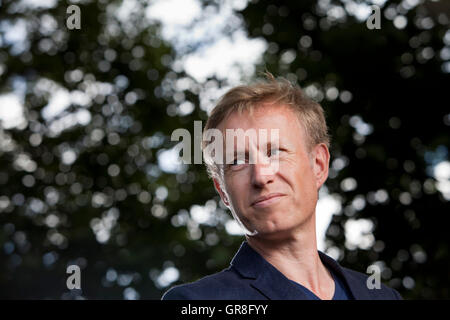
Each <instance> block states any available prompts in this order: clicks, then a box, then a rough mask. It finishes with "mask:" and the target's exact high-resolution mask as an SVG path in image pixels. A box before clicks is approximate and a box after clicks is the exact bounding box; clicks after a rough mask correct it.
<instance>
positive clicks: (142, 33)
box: [0, 0, 450, 299]
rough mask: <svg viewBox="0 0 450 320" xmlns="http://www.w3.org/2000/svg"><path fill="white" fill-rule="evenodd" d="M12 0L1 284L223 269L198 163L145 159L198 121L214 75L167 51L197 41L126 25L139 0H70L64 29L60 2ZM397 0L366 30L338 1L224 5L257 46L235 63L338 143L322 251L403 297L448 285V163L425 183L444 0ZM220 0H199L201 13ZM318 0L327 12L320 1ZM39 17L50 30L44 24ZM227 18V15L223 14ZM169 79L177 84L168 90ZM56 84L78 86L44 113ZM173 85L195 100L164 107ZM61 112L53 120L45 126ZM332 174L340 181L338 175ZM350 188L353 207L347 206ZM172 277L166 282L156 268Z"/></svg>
mask: <svg viewBox="0 0 450 320" xmlns="http://www.w3.org/2000/svg"><path fill="white" fill-rule="evenodd" d="M347 2H349V1H347ZM356 2H357V3H362V1H356ZM18 3H20V1H10V0H6V1H5V0H2V1H1V2H0V4H1V6H0V37H1V42H0V66H1V70H2V72H1V75H0V94H7V93H11V92H17V91H16V90H17V88H18V87H19V88H22V89H23V90H22V91H21V92H22V94H23V105H24V117H25V119H26V120H25V122H24V123H23V124H22V125H20V126H16V127H13V128H1V127H0V245H1V247H0V297H1V298H8V299H11V298H13V299H17V298H24V299H47V298H51V299H71V298H86V299H103V298H105V299H123V298H127V299H133V298H140V299H160V297H161V295H162V293H163V292H165V291H166V290H167V289H168V288H169V287H170V286H172V285H174V284H178V283H184V282H188V281H194V280H197V279H198V278H200V277H202V276H205V275H207V274H211V273H214V272H217V271H220V270H222V269H223V268H225V267H227V266H228V264H229V262H230V260H231V258H232V256H233V254H234V253H235V251H236V250H237V248H238V247H239V245H240V243H241V242H242V240H243V237H242V236H239V235H231V234H229V233H228V232H227V231H226V228H225V224H226V222H227V221H228V220H229V219H230V218H231V217H230V214H229V213H228V212H227V211H226V209H225V207H223V205H222V204H221V203H219V197H218V196H217V195H216V193H215V191H214V188H213V185H212V183H211V181H209V180H208V177H207V175H206V171H205V168H204V166H202V165H190V166H186V167H185V168H184V171H183V172H178V173H176V172H167V171H164V170H162V169H161V163H160V162H158V156H159V155H160V152H161V151H164V150H167V149H169V148H171V147H173V146H174V143H173V142H171V141H170V134H171V133H172V131H173V130H175V129H176V128H186V129H188V130H190V131H192V130H193V121H194V120H202V121H205V120H206V118H207V113H206V112H205V110H203V109H202V108H200V107H199V106H200V99H201V97H200V94H199V92H200V91H201V88H213V89H214V88H218V89H220V88H224V87H226V86H227V85H228V84H227V81H226V79H225V80H223V79H216V78H215V77H211V78H209V79H206V81H197V80H196V79H195V78H193V77H192V76H191V75H189V74H188V73H186V72H185V71H184V70H183V68H174V67H173V65H172V62H173V61H174V60H175V59H176V58H177V57H179V56H180V55H186V54H189V53H190V52H194V51H195V50H197V49H198V48H200V47H201V46H202V45H204V44H202V43H198V44H196V45H193V46H190V47H189V46H188V47H186V48H185V49H184V51H182V50H180V49H177V48H175V47H174V46H173V44H171V43H170V42H168V41H164V40H163V38H162V36H161V33H160V28H161V26H160V25H158V24H157V23H152V24H146V23H143V21H144V17H143V11H141V10H137V11H136V12H134V13H133V14H130V16H129V17H128V22H129V23H131V25H133V26H134V27H133V28H132V29H130V28H129V26H128V27H127V26H125V25H123V24H122V23H121V22H120V21H118V20H117V19H115V18H114V16H112V15H111V14H110V13H109V11H108V10H107V8H108V6H109V5H110V4H114V3H116V4H117V5H120V3H121V1H115V2H114V1H110V2H108V1H98V2H97V1H79V2H77V3H75V4H77V5H78V6H79V7H80V9H81V13H82V14H81V17H82V22H81V23H82V26H81V30H68V29H67V28H66V26H65V19H66V17H67V16H68V15H67V14H66V9H67V7H68V6H69V5H70V4H71V3H70V2H66V1H55V5H54V6H52V7H50V8H48V7H31V6H19V5H18ZM137 3H140V5H141V6H146V5H147V2H145V1H137ZM411 3H415V1H403V2H402V1H388V2H386V3H385V4H384V5H382V7H381V29H380V30H369V29H368V28H367V27H366V23H365V21H360V20H358V19H356V18H355V17H354V16H352V15H350V14H348V12H347V11H346V7H345V6H344V2H341V1H310V0H302V1H298V0H297V1H276V2H274V1H271V2H266V1H259V2H258V1H252V2H249V3H248V5H247V6H246V7H245V8H244V9H242V10H236V12H235V14H236V16H237V17H238V18H239V19H241V21H242V22H243V23H242V26H243V27H244V30H245V31H246V33H247V34H248V36H249V37H250V38H262V39H264V40H265V41H266V42H267V50H266V51H265V53H264V56H263V60H262V61H261V63H259V64H257V65H256V66H255V73H254V74H248V73H245V74H244V73H243V74H242V77H243V78H245V79H255V78H256V76H257V72H259V71H264V70H268V71H270V72H272V73H273V74H275V75H279V76H285V77H287V78H288V79H290V80H291V81H293V82H296V83H298V84H299V85H300V86H301V87H303V88H308V87H309V88H310V89H309V90H308V91H307V92H308V94H310V95H311V96H312V97H313V98H314V99H316V100H317V101H319V102H320V103H321V104H322V106H323V107H324V109H325V111H326V115H327V122H328V125H329V128H330V133H331V135H332V147H331V155H332V157H331V162H330V163H331V164H333V161H334V160H335V159H338V158H339V159H340V160H339V161H338V162H334V166H333V165H332V166H331V170H330V177H329V179H328V180H327V182H326V186H327V188H328V192H329V193H330V194H333V195H336V196H338V197H339V199H340V200H341V202H342V209H341V211H340V212H339V213H338V214H335V215H334V216H333V218H332V221H331V224H330V226H329V228H328V232H327V246H328V247H335V248H338V249H339V251H340V253H341V254H340V258H339V261H340V263H341V264H342V265H343V266H346V267H349V268H352V269H355V270H358V271H360V272H365V271H366V268H367V266H368V265H370V264H371V263H374V262H378V263H379V264H380V265H383V273H382V280H383V282H384V283H386V284H388V285H390V286H391V287H393V288H395V289H397V290H398V291H399V292H400V293H401V294H402V295H403V297H404V298H407V299H448V298H449V297H450V293H449V283H450V281H449V280H450V272H449V240H450V239H449V231H448V228H449V222H450V211H449V204H448V201H449V191H448V190H449V183H450V182H449V176H450V174H449V173H448V171H449V170H448V166H447V171H446V172H447V173H446V178H445V176H444V180H443V181H438V180H437V179H436V176H435V175H434V174H433V172H434V171H433V169H434V168H435V166H436V165H437V164H439V163H441V164H442V162H443V161H447V162H446V163H447V164H448V145H449V125H450V113H449V112H450V110H449V95H448V90H449V88H450V87H449V72H450V65H449V64H450V62H449V59H450V31H448V27H449V19H450V6H449V2H448V1H443V0H441V1H419V2H418V3H417V4H416V5H414V6H411V5H408V4H411ZM221 5H222V2H218V1H217V2H215V1H202V6H203V8H204V10H205V11H204V12H208V10H209V9H211V8H214V7H220V6H221ZM333 6H334V7H340V8H341V10H340V11H339V9H334V10H335V11H336V10H337V11H336V12H341V13H342V12H343V14H342V15H341V17H337V18H336V17H334V18H333V15H332V14H330V10H331V9H330V8H331V7H333ZM324 8H325V9H324ZM326 8H328V9H326ZM327 10H328V11H327ZM46 15H49V16H51V17H53V18H54V20H55V21H56V23H57V27H56V28H53V29H52V28H50V29H48V28H45V26H44V24H45V23H46V21H47V22H48V20H49V19H48V17H47V18H45V16H46ZM397 15H402V16H404V17H406V19H407V25H406V26H405V27H404V28H399V27H398V26H396V25H395V23H394V22H395V16H397ZM50 20H51V19H50ZM17 21H21V23H22V22H24V23H26V26H27V39H26V45H25V46H24V47H23V48H20V47H19V48H17V44H14V43H10V42H8V41H6V38H5V32H6V31H5V30H6V29H7V26H8V25H12V24H14V23H16V22H17ZM399 21H400V20H397V25H399V24H401V23H399ZM400 22H401V21H400ZM111 25H113V26H115V27H116V29H115V30H116V31H115V32H111V31H110V29H108V26H111ZM234 28H236V25H234V24H233V21H230V25H229V26H227V30H228V31H229V32H230V33H231V32H232V31H233V30H234ZM49 30H50V31H49ZM181 37H182V38H183V37H185V38H189V37H190V35H189V33H186V34H185V35H183V34H182V35H181ZM135 48H139V49H135ZM133 49H135V50H133ZM74 70H79V71H81V72H79V71H77V72H73V71H74ZM43 79H44V80H43ZM45 79H46V80H45ZM179 79H184V80H186V79H187V80H188V81H187V83H189V85H188V86H185V87H183V88H181V89H180V86H177V85H176V83H177V81H178V80H179ZM94 83H103V84H109V86H106V87H104V88H103V89H102V88H101V86H97V87H96V86H95V85H94ZM56 86H59V87H60V88H61V87H62V88H66V90H68V91H69V92H73V91H76V90H78V91H81V92H85V93H89V94H90V96H91V99H90V100H89V101H88V102H87V103H85V104H84V105H83V103H81V102H79V101H78V102H77V100H76V99H74V100H72V102H71V104H70V106H69V107H68V108H66V109H65V110H63V111H62V112H60V113H59V114H57V115H56V116H55V117H54V118H51V119H47V118H46V117H45V116H44V113H43V110H44V107H45V106H46V105H47V104H49V100H50V98H51V94H52V92H54V91H55V90H56V89H55V88H56ZM95 88H96V89H95ZM105 88H106V89H105ZM336 89H337V91H336ZM349 93H351V94H349ZM185 101H189V102H191V103H192V104H193V105H194V106H195V109H194V110H193V112H191V113H189V114H183V113H177V112H176V110H178V109H177V107H178V106H179V105H180V104H182V103H183V102H185ZM0 108H2V109H5V108H6V109H8V105H7V104H3V105H0ZM80 110H87V111H88V113H89V114H90V117H88V120H87V121H80V122H79V123H77V121H76V120H74V119H76V118H70V115H71V114H72V115H73V114H75V115H76V114H77V112H78V111H80ZM174 110H175V111H174ZM83 112H84V113H81V114H82V115H86V111H83ZM355 116H356V117H355ZM64 117H66V118H65V119H66V120H67V119H69V120H67V122H66V123H68V125H66V127H63V129H59V127H58V120H60V119H63V118H64ZM81 118H82V119H84V118H83V117H81ZM59 123H61V122H59ZM368 128H369V129H368ZM341 164H344V165H341ZM348 178H353V179H355V180H356V182H357V187H356V188H354V189H352V188H346V187H345V185H347V184H348V183H346V182H348V181H349V180H348ZM345 179H347V180H345ZM343 181H346V182H344V183H342V182H343ZM444 189H445V190H447V191H445V190H444ZM439 190H444V191H445V192H446V196H444V193H445V192H444V191H442V192H441V191H439ZM355 199H358V201H356V202H355V201H354V200H355ZM361 201H362V202H363V203H365V206H364V207H363V208H361V207H358V206H356V205H355V204H356V203H361ZM198 206H204V207H205V208H206V209H207V210H209V212H210V213H212V214H211V215H210V216H209V219H208V220H207V221H201V219H200V222H199V219H196V218H195V217H196V214H195V212H194V213H193V211H195V210H200V209H199V208H200V207H198ZM349 219H369V220H371V221H372V222H373V223H374V230H373V235H374V237H375V240H376V241H375V242H374V244H373V245H372V246H371V247H370V248H368V249H361V248H351V247H350V248H348V246H346V245H345V232H344V225H345V222H346V221H347V220H349ZM69 264H78V265H79V266H80V267H81V269H82V271H81V274H82V291H72V292H70V291H69V290H67V288H66V285H65V284H66V278H67V275H66V273H65V271H66V267H67V265H69ZM177 272H178V274H179V277H177V276H176V275H177ZM171 276H173V277H172V280H175V279H176V281H174V282H170V281H169V282H164V279H167V278H168V279H170V278H171Z"/></svg>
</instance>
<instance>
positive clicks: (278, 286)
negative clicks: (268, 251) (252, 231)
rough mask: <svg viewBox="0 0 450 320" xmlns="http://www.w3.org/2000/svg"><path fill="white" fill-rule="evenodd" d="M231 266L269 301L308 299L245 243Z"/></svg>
mask: <svg viewBox="0 0 450 320" xmlns="http://www.w3.org/2000/svg"><path fill="white" fill-rule="evenodd" d="M231 266H232V267H233V268H234V269H236V270H237V271H238V273H239V274H240V275H241V276H242V277H244V278H247V279H253V281H252V282H251V286H252V287H253V288H255V289H256V290H258V291H259V292H260V293H261V294H262V295H264V296H265V297H266V298H267V299H269V300H304V299H308V297H307V296H306V294H305V293H303V292H302V291H301V290H300V289H299V288H297V286H295V284H293V283H292V282H291V281H290V280H289V279H288V278H286V277H285V276H284V275H283V274H282V273H281V272H280V271H278V270H277V269H276V268H275V267H274V266H273V265H271V264H270V263H269V262H267V261H266V260H265V259H264V258H263V257H262V256H261V255H260V254H259V253H257V252H256V251H255V250H253V249H252V248H251V247H250V246H249V245H248V243H247V242H246V241H244V242H243V243H242V245H241V247H240V248H239V250H238V252H237V253H236V255H235V256H234V258H233V260H232V261H231Z"/></svg>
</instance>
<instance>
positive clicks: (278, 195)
mask: <svg viewBox="0 0 450 320" xmlns="http://www.w3.org/2000/svg"><path fill="white" fill-rule="evenodd" d="M283 196H285V194H283V193H269V194H267V195H264V196H261V197H259V198H257V199H256V200H255V201H253V202H252V204H251V206H258V205H263V204H265V203H269V202H272V201H273V200H275V199H277V198H281V197H283ZM269 200H272V201H269Z"/></svg>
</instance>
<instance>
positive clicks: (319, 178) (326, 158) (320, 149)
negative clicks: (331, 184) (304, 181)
mask: <svg viewBox="0 0 450 320" xmlns="http://www.w3.org/2000/svg"><path fill="white" fill-rule="evenodd" d="M329 164H330V152H329V151H328V148H327V146H326V144H324V143H320V144H318V145H316V146H315V147H314V159H313V169H314V176H315V178H316V186H317V190H319V188H320V187H321V186H322V185H323V184H324V183H325V181H326V180H327V178H328V169H329Z"/></svg>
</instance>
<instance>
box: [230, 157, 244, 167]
mask: <svg viewBox="0 0 450 320" xmlns="http://www.w3.org/2000/svg"><path fill="white" fill-rule="evenodd" d="M245 162H246V161H245V160H244V159H234V160H233V163H232V164H231V165H232V166H237V165H240V164H245Z"/></svg>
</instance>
